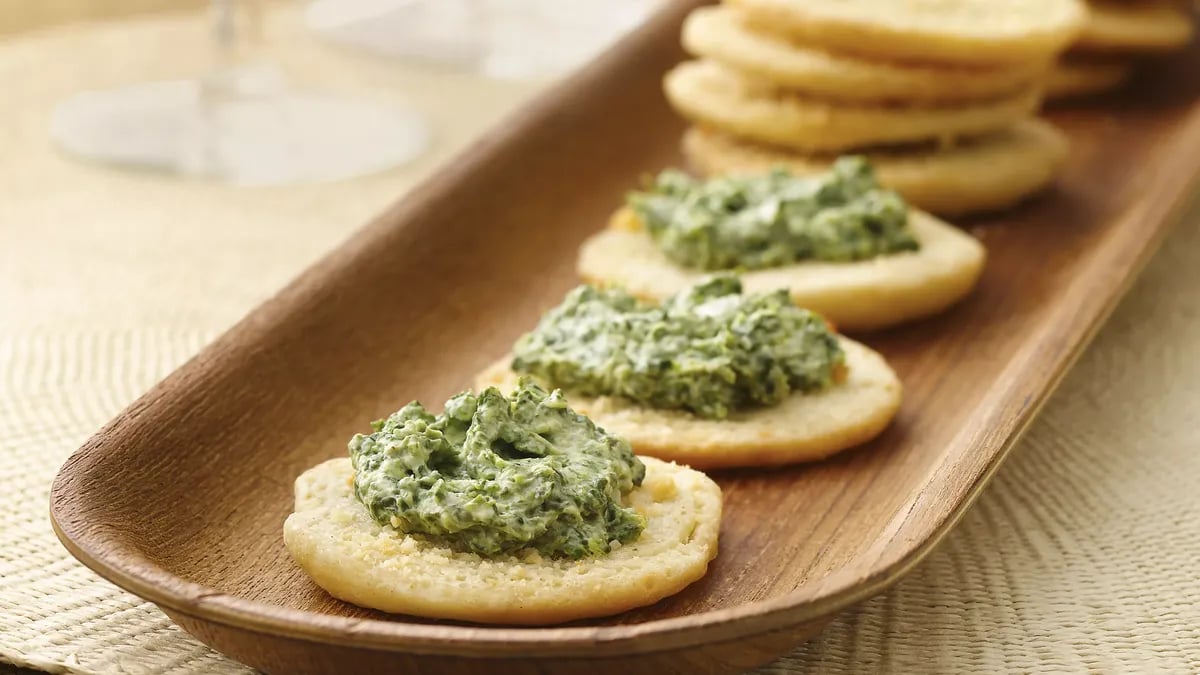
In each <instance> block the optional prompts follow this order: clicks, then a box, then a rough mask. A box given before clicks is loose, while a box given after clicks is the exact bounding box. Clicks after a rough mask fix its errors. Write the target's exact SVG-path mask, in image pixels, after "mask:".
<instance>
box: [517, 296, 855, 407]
mask: <svg viewBox="0 0 1200 675" xmlns="http://www.w3.org/2000/svg"><path fill="white" fill-rule="evenodd" d="M844 360H845V355H844V354H843V352H842V349H841V346H840V345H839V344H838V339H837V336H835V335H834V334H833V333H831V332H830V331H829V328H828V326H827V325H826V324H825V322H824V320H823V319H822V318H821V317H820V316H818V315H816V314H814V313H812V312H810V311H808V310H805V309H800V308H799V307H796V306H795V305H793V304H792V301H791V298H790V297H789V296H788V293H787V291H786V290H780V291H776V292H774V293H764V294H751V295H743V294H742V285H741V282H740V281H739V280H738V279H737V278H736V277H733V276H728V275H723V276H717V277H714V278H712V279H709V280H707V281H704V282H702V283H700V284H697V285H696V286H694V287H692V288H690V289H688V290H686V291H684V292H682V293H680V294H678V295H676V296H675V297H673V298H670V299H669V300H667V301H666V302H664V303H663V304H662V305H661V306H649V305H643V304H640V303H639V302H638V301H637V300H635V299H634V298H633V297H632V296H630V295H628V294H627V293H625V292H624V291H621V290H617V289H610V290H600V289H597V288H593V287H591V286H580V287H578V288H576V289H575V290H573V291H571V292H570V293H568V294H567V297H566V299H565V300H563V302H562V304H561V305H559V306H558V307H556V308H554V309H552V310H550V311H549V312H547V313H546V315H545V316H544V317H543V318H542V320H541V322H540V323H539V324H538V326H537V328H535V329H534V330H533V332H531V333H528V334H526V335H525V336H523V337H521V339H520V340H518V341H517V343H516V346H515V347H514V348H513V361H512V368H513V370H515V371H516V372H518V373H527V374H530V375H534V376H536V377H538V378H540V379H541V380H543V381H545V382H548V383H549V384H551V385H552V386H555V387H561V388H563V389H566V390H568V391H571V392H577V393H580V394H584V395H589V396H597V395H608V396H620V397H624V398H626V399H631V400H633V401H636V402H638V403H641V404H644V405H647V406H650V407H654V408H681V409H684V410H688V411H691V412H693V413H695V414H696V415H698V416H700V417H706V418H713V419H722V418H725V417H728V416H729V414H730V412H732V411H734V410H738V409H742V408H747V407H751V406H758V405H772V404H776V403H779V402H780V401H782V400H783V399H785V398H787V397H788V395H789V394H791V393H792V392H794V391H801V392H808V391H815V390H818V389H822V388H824V387H827V386H829V385H830V383H831V382H832V381H833V378H834V375H835V373H836V372H837V370H838V368H839V367H840V366H841V364H842V363H843V362H844Z"/></svg>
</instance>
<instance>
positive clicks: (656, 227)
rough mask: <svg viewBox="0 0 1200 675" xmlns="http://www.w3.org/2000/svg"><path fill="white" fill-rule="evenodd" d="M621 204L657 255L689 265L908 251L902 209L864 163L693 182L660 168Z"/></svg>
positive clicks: (774, 263)
mask: <svg viewBox="0 0 1200 675" xmlns="http://www.w3.org/2000/svg"><path fill="white" fill-rule="evenodd" d="M628 203H629V207H630V208H631V209H633V211H634V213H635V214H637V216H638V219H639V220H641V221H642V223H643V224H644V225H645V228H646V231H647V232H648V233H649V235H650V237H651V238H652V239H653V240H654V241H655V243H656V244H657V245H658V247H659V249H661V250H662V252H663V253H664V254H665V255H666V256H667V257H668V258H669V259H671V260H672V261H673V262H675V263H676V264H678V265H680V266H682V267H689V268H693V269H703V270H723V269H734V268H743V269H759V268H764V267H778V266H781V265H788V264H791V263H795V262H798V261H802V260H826V261H837V262H845V261H854V260H864V259H867V258H873V257H876V256H881V255H887V254H891V253H898V252H901V251H914V250H916V249H917V248H918V243H917V240H916V239H915V238H914V237H913V234H912V232H911V230H910V229H909V227H908V206H907V205H906V204H905V203H904V200H903V199H902V198H901V197H900V195H898V194H896V193H895V192H893V191H891V190H885V189H883V188H881V187H880V186H879V184H878V183H877V182H876V180H875V175H874V172H873V171H872V169H871V165H870V164H869V163H868V162H867V160H866V159H864V158H862V157H843V158H841V159H838V160H837V162H835V163H834V165H833V168H832V170H830V171H829V172H827V173H825V174H822V175H817V176H805V177H801V176H792V175H790V174H789V173H788V172H787V171H784V170H778V169H777V170H775V171H773V172H771V173H770V174H767V175H765V176H757V177H750V178H737V177H722V178H714V179H710V180H697V179H694V178H692V177H690V176H688V175H687V174H685V173H682V172H679V171H671V170H669V171H664V172H662V173H661V174H659V175H658V177H657V178H655V179H654V180H653V181H652V182H651V183H650V184H649V185H648V186H647V187H646V189H645V190H644V191H642V192H635V193H633V194H631V195H630V196H629V199H628Z"/></svg>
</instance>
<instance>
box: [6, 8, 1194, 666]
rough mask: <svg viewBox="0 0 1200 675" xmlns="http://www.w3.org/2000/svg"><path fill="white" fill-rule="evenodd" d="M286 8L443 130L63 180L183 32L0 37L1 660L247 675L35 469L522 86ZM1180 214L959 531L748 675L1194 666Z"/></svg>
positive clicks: (312, 50) (305, 44)
mask: <svg viewBox="0 0 1200 675" xmlns="http://www.w3.org/2000/svg"><path fill="white" fill-rule="evenodd" d="M294 18H295V17H294V16H289V15H278V16H273V17H272V20H271V22H270V23H269V25H268V44H269V45H271V47H272V51H274V52H276V53H277V56H278V57H279V59H280V60H281V61H283V62H284V63H285V64H286V65H289V66H291V67H292V68H293V69H294V70H295V71H296V72H300V73H304V74H305V75H306V76H308V77H310V78H312V79H315V80H317V81H325V82H330V83H336V84H337V86H339V87H344V88H348V89H359V90H361V89H369V90H371V91H373V92H375V93H377V94H381V95H382V94H386V95H392V94H391V93H390V92H401V93H403V92H404V91H405V90H407V92H408V94H409V96H410V97H411V98H412V100H413V101H414V102H416V103H417V104H418V105H419V106H420V107H422V108H423V109H424V110H426V111H428V112H429V113H430V114H431V115H432V116H433V117H434V118H435V119H437V121H438V124H439V132H440V134H441V138H442V142H441V144H440V145H439V146H438V148H437V149H436V150H435V152H433V153H432V154H431V155H430V156H429V157H427V158H426V159H425V160H424V161H423V162H422V163H421V164H419V165H417V166H414V167H412V168H411V169H407V170H404V171H397V172H392V173H388V174H384V175H381V176H376V177H372V178H368V179H363V180H359V181H354V182H350V183H342V184H335V185H326V186H316V187H307V188H299V189H270V190H230V189H225V188H220V187H217V186H208V185H202V184H195V183H184V182H177V181H173V180H170V179H166V178H155V177H151V176H144V175H132V174H123V173H119V172H112V171H106V170H103V169H100V168H92V167H87V166H81V165H78V164H74V163H71V162H67V161H64V160H62V159H60V158H58V157H56V156H55V155H54V153H53V152H52V151H51V149H50V148H49V147H48V146H47V143H46V140H45V121H46V116H47V113H48V111H49V108H50V106H51V104H52V103H53V102H54V101H56V100H59V99H61V98H63V97H65V96H66V95H68V94H70V93H72V92H74V91H76V90H78V89H80V88H82V87H84V86H89V85H90V86H96V85H100V84H105V83H115V82H119V81H127V80H131V79H144V78H151V77H165V76H168V75H174V74H178V73H186V72H195V71H197V70H199V69H200V68H201V67H202V66H203V63H204V55H205V53H206V49H205V45H204V42H203V39H204V35H203V30H202V28H201V25H200V24H199V23H198V22H197V21H196V20H195V19H184V18H170V17H166V18H156V19H146V20H138V21H129V22H124V23H122V24H119V25H111V26H91V27H86V28H65V29H63V28H60V29H55V30H53V31H47V32H44V33H41V34H38V35H30V36H26V37H23V38H20V39H17V40H10V41H8V42H6V43H4V44H0V81H3V82H5V87H6V91H5V95H4V103H5V105H3V106H0V147H2V148H4V149H5V152H4V153H0V186H3V187H2V188H0V190H2V191H3V195H4V196H3V198H2V199H0V512H2V513H4V515H5V517H4V519H3V521H2V524H0V660H4V661H8V662H12V663H16V664H21V665H26V666H30V667H36V668H41V669H45V670H49V671H54V672H81V673H185V672H205V673H236V672H245V670H246V669H245V668H243V667H241V666H239V665H238V664H236V663H233V662H231V661H229V660H227V659H225V658H223V657H222V656H220V655H219V654H216V653H215V652H212V651H211V650H209V649H207V648H206V647H204V646H203V645H201V644H199V643H197V642H196V641H195V640H193V639H191V638H190V637H189V636H187V635H186V634H184V633H183V632H182V631H180V630H179V629H177V628H175V627H174V626H173V625H172V624H171V623H170V621H168V620H167V619H166V617H164V616H163V615H162V614H161V613H160V612H159V611H158V610H157V609H155V608H154V607H153V606H151V605H149V604H147V603H144V602H141V601H140V600H138V599H137V598H135V597H133V596H131V595H129V594H127V593H124V592H122V591H120V590H118V589H116V588H114V587H113V586H111V585H110V584H108V583H107V582H104V581H103V580H101V579H99V578H98V577H96V576H95V575H93V574H92V573H90V572H89V571H88V570H86V569H85V568H83V567H82V566H81V565H79V564H78V563H76V562H75V561H74V560H73V559H72V558H70V557H69V556H68V555H67V553H66V552H65V551H64V550H63V549H62V547H61V546H60V545H59V544H58V542H57V541H56V540H55V538H54V535H53V534H52V533H51V531H50V526H49V523H48V522H47V517H46V508H47V507H46V505H47V489H48V486H49V483H50V480H51V478H52V477H53V475H54V473H55V471H56V470H57V468H58V467H59V466H60V465H61V463H62V462H63V460H64V459H65V458H66V457H67V456H68V455H69V454H70V453H71V451H72V450H73V449H74V448H76V447H78V446H79V445H80V444H81V443H82V442H83V441H84V440H85V439H86V438H87V436H88V435H90V434H91V433H93V432H94V431H95V430H96V429H97V428H98V427H99V426H100V425H101V424H102V423H104V422H105V421H107V420H108V419H109V418H110V417H112V416H113V415H114V414H115V413H117V412H118V411H119V410H120V409H121V408H122V407H124V406H125V405H126V404H127V403H129V402H130V401H132V400H133V399H134V398H135V397H136V396H137V395H138V394H139V393H140V392H142V391H144V390H145V389H146V388H147V387H149V386H150V385H151V384H153V383H154V382H155V381H157V380H158V379H159V378H161V377H163V376H164V375H166V374H167V373H168V372H170V370H171V369H173V368H174V367H176V366H177V365H179V364H180V363H181V362H182V361H184V360H185V359H186V358H187V357H188V356H189V355H191V354H193V353H195V352H196V351H197V350H198V349H199V348H200V347H201V346H202V345H204V344H205V342H207V341H208V340H210V339H212V338H213V337H214V336H215V335H217V334H218V333H219V332H220V331H221V330H223V329H224V328H226V327H227V326H229V325H230V324H231V323H232V322H234V321H235V320H236V319H237V318H239V317H240V316H241V315H243V314H244V313H245V312H246V311H248V310H249V309H250V308H252V307H253V306H254V305H255V304H256V303H257V302H259V301H261V300H262V299H264V298H265V297H266V296H267V295H269V294H270V293H271V292H272V291H273V290H275V289H277V288H279V287H280V286H282V285H283V284H284V283H286V281H287V280H288V279H289V278H290V277H291V276H293V275H294V274H295V273H296V272H298V271H299V270H300V269H301V268H302V267H303V266H304V265H305V264H307V263H308V262H310V261H312V260H313V259H315V258H316V257H317V256H318V255H319V254H320V253H321V252H323V251H325V250H327V249H328V248H329V247H331V246H333V245H334V244H335V243H336V242H337V241H339V240H341V239H343V238H344V237H345V236H346V235H347V234H348V233H349V232H350V231H351V230H352V229H353V228H355V227H356V226H358V225H359V224H360V223H362V222H363V221H365V220H366V219H367V218H368V217H369V216H371V215H372V214H374V213H376V212H378V211H379V210H381V209H382V207H383V206H384V205H385V204H387V203H388V202H390V201H391V200H392V199H394V198H395V196H396V195H397V194H399V193H400V192H402V191H403V189H404V188H405V187H406V186H408V185H410V184H411V182H412V181H413V180H414V179H415V178H416V177H417V176H420V175H422V174H423V173H424V172H425V171H426V170H427V168H428V167H429V166H431V165H432V164H434V163H435V162H437V161H438V160H439V159H441V158H443V157H444V156H445V155H446V153H447V152H449V151H451V150H452V149H453V148H454V147H455V146H456V145H458V144H461V142H462V141H463V140H464V139H467V138H469V137H470V136H471V134H473V133H474V132H475V130H477V129H478V128H479V127H481V126H482V125H484V124H485V123H486V122H487V121H488V119H490V118H491V117H492V116H493V114H494V113H495V112H497V110H498V109H500V108H504V107H508V106H511V105H512V104H514V103H515V102H516V101H518V100H519V99H520V98H521V97H522V96H523V95H524V94H525V93H526V90H525V89H522V88H521V87H516V86H514V85H504V84H500V83H492V82H485V81H479V80H475V79H474V78H470V77H467V76H458V75H453V74H450V73H445V72H438V73H426V72H421V71H416V70H411V71H410V70H405V69H403V68H398V67H396V66H395V65H391V64H383V63H374V64H371V63H367V64H364V63H361V62H358V61H354V60H352V59H350V58H349V57H348V56H345V55H339V54H337V53H331V52H329V51H328V50H325V49H322V48H320V47H319V46H317V45H314V44H312V43H311V42H309V41H308V40H306V39H304V38H303V37H302V36H301V32H300V31H299V29H298V27H297V26H296V24H295V21H294ZM146 53H153V54H156V55H158V56H159V58H157V59H155V60H148V59H146V58H145V57H144V54H146ZM31 64H32V65H31ZM31 72H36V73H37V76H36V77H31V76H30V73H31ZM133 74H136V76H135V75H133ZM433 78H437V86H436V87H433V86H430V85H431V82H433ZM468 100H469V101H471V105H466V104H465V103H464V102H466V101H468ZM480 101H490V102H491V105H490V106H488V105H481V104H480ZM489 107H491V108H492V110H488V108H489ZM1185 220H1186V222H1185V224H1184V225H1183V226H1182V228H1181V230H1180V231H1179V232H1178V233H1177V234H1176V235H1175V236H1174V237H1173V238H1172V239H1171V240H1170V241H1169V242H1168V244H1167V246H1166V248H1165V250H1164V252H1163V253H1162V254H1161V255H1159V256H1158V258H1157V259H1156V260H1155V261H1154V263H1153V264H1152V266H1151V267H1150V268H1149V270H1148V271H1147V273H1146V274H1145V276H1144V278H1143V279H1142V281H1141V282H1140V283H1139V284H1138V286H1137V287H1136V288H1135V289H1134V290H1133V291H1132V293H1131V294H1130V296H1129V297H1128V298H1127V299H1126V300H1125V302H1124V303H1123V304H1122V306H1121V307H1120V309H1119V310H1118V312H1117V313H1116V315H1115V316H1114V318H1113V319H1112V320H1111V321H1110V323H1109V325H1108V326H1107V328H1106V329H1105V330H1104V331H1103V332H1102V333H1101V335H1100V336H1099V338H1098V339H1097V341H1096V344H1095V345H1094V346H1093V347H1092V348H1091V349H1090V350H1089V351H1088V352H1087V353H1086V354H1085V356H1084V357H1083V359H1082V361H1081V363H1080V364H1079V365H1078V366H1077V367H1076V369H1075V370H1074V372H1073V373H1072V374H1071V375H1070V376H1069V377H1068V379H1067V381H1066V382H1065V383H1064V384H1063V386H1062V388H1061V390H1060V391H1059V393H1058V394H1057V395H1056V396H1055V397H1054V398H1053V400H1052V401H1051V402H1050V404H1049V405H1048V406H1047V408H1046V410H1045V412H1044V413H1043V414H1042V416H1041V418H1040V419H1039V421H1038V422H1037V423H1036V424H1035V425H1034V427H1033V428H1032V429H1031V430H1030V432H1029V435H1028V437H1027V438H1026V440H1025V441H1024V442H1023V443H1022V444H1021V446H1020V447H1019V448H1017V449H1016V450H1015V451H1014V453H1013V454H1012V456H1011V457H1010V459H1009V460H1008V462H1007V463H1006V465H1005V466H1004V467H1003V468H1002V469H1001V471H1000V472H999V473H998V475H997V476H996V478H995V480H994V482H993V484H992V485H991V486H990V487H989V488H988V489H987V491H986V492H985V494H984V495H983V496H982V497H981V498H980V500H979V501H978V503H977V504H976V505H975V506H974V507H973V508H972V510H971V511H970V512H969V513H968V514H967V516H966V517H965V518H964V520H963V522H962V523H961V524H960V525H959V526H958V528H957V529H955V530H954V532H952V533H951V534H950V535H949V536H948V537H947V538H946V540H945V541H944V543H943V544H942V545H941V546H940V547H939V548H938V549H937V550H936V551H935V552H934V553H933V554H931V555H930V557H929V558H928V559H927V560H926V561H925V562H923V563H922V564H921V565H920V566H919V567H918V568H917V569H916V570H915V571H914V572H913V573H912V574H911V575H910V576H909V577H907V578H906V579H905V580H904V581H902V582H901V583H900V584H898V585H897V586H896V587H894V588H893V589H892V590H890V591H889V592H887V593H885V594H883V595H881V596H879V597H877V598H874V599H872V600H870V601H868V602H866V603H864V604H863V605H862V606H860V607H858V608H856V609H854V610H852V611H849V612H847V613H845V614H843V615H842V616H841V617H840V618H838V619H837V620H836V621H834V623H833V624H832V625H830V627H829V628H828V629H827V630H826V632H825V633H824V634H823V635H822V636H821V638H820V639H818V640H816V641H814V642H812V643H810V644H808V645H805V646H803V647H801V648H799V649H798V650H797V651H796V652H794V653H793V654H792V655H790V656H788V657H786V658H784V659H782V660H780V661H779V662H777V663H776V664H774V665H773V666H770V667H768V668H766V669H765V671H764V672H775V673H810V672H811V673H817V672H822V673H828V672H855V673H857V672H979V673H985V672H988V673H990V672H996V671H1000V670H1003V671H1017V672H1022V671H1024V672H1030V671H1055V670H1057V671H1071V672H1082V671H1092V672H1122V671H1124V672H1131V671H1136V672H1180V673H1185V672H1198V671H1200V499H1198V498H1197V496H1196V486H1197V485H1198V484H1200V431H1198V429H1200V424H1198V422H1200V419H1198V416H1197V414H1196V412H1195V411H1196V410H1197V407H1198V406H1200V294H1198V293H1197V292H1196V289H1197V288H1200V210H1195V209H1193V211H1192V212H1191V213H1189V214H1188V216H1187V217H1186V219H1185ZM935 412H936V411H930V414H934V413H935Z"/></svg>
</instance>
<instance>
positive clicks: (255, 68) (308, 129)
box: [50, 0, 429, 185]
mask: <svg viewBox="0 0 1200 675" xmlns="http://www.w3.org/2000/svg"><path fill="white" fill-rule="evenodd" d="M235 4H237V3H235V0H213V3H212V7H211V9H212V16H213V18H214V21H213V34H214V37H215V42H216V45H217V52H218V55H219V56H218V63H217V64H216V66H215V67H214V69H213V70H212V71H211V72H210V73H208V74H207V75H204V76H201V77H196V78H190V79H181V80H170V81H158V82H146V83H141V84H134V85H129V86H123V87H118V88H115V89H106V90H97V91H85V92H81V93H78V94H76V95H74V96H72V97H71V98H69V99H67V100H66V101H63V102H62V103H60V104H59V105H58V106H57V107H56V108H55V110H54V111H53V113H52V115H51V120H50V134H51V137H52V139H53V140H54V141H55V143H56V144H57V145H58V146H59V147H60V148H61V149H62V150H63V151H65V152H66V153H68V154H70V155H73V156H77V157H80V158H84V159H88V160H94V161H98V162H102V163H106V164H111V165H115V166H121V167H136V168H144V169H151V170H157V171H161V172H166V173H170V174H177V175H181V176H189V177H197V178H204V179H211V180H215V181H221V182H227V183H232V184H237V185H278V184H288V183H305V182H319V181H331V180H338V179H343V178H349V177H352V176H357V175H361V174H367V173H373V172H377V171H382V170H384V169H388V168H391V167H394V166H399V165H401V164H404V163H406V162H408V161H410V160H412V159H414V158H416V157H417V156H419V155H420V154H421V153H422V152H423V151H424V150H425V149H426V148H427V147H428V144H429V128H428V125H427V123H426V121H425V119H424V118H423V117H421V116H420V115H419V114H417V113H415V112H414V111H412V110H408V109H405V108H402V107H399V106H396V105H392V104H386V103H383V102H380V101H373V100H368V99H358V98H353V97H348V96H343V95H340V94H338V95H333V94H330V93H323V92H320V91H313V90H305V89H301V88H298V87H295V86H293V85H291V84H289V82H288V81H287V78H286V77H285V76H284V74H283V73H282V71H281V70H280V69H279V68H277V67H275V66H272V65H269V64H264V63H255V62H251V61H248V60H246V59H244V58H242V57H241V51H243V50H242V49H241V47H242V44H241V43H242V42H243V40H244V38H245V36H246V34H247V33H253V32H255V31H256V30H257V27H258V25H259V21H260V17H261V11H262V9H261V5H260V3H259V0H248V1H246V2H243V3H241V4H240V7H239V6H235Z"/></svg>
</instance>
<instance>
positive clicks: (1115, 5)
mask: <svg viewBox="0 0 1200 675" xmlns="http://www.w3.org/2000/svg"><path fill="white" fill-rule="evenodd" d="M1193 32H1194V28H1193V26H1192V19H1191V17H1190V16H1189V15H1188V11H1187V9H1185V8H1184V7H1183V6H1181V5H1179V4H1178V3H1176V2H1171V0H1138V1H1137V2H1130V1H1128V0H1126V1H1124V2H1116V1H1112V0H1103V1H1097V0H1093V2H1092V3H1091V8H1090V12H1089V16H1088V20H1087V23H1086V24H1085V25H1084V29H1083V32H1082V33H1081V34H1080V35H1079V40H1078V41H1077V42H1076V43H1075V45H1074V48H1075V49H1078V50H1080V51H1084V52H1122V53H1133V54H1136V53H1141V52H1157V51H1170V50H1173V49H1179V48H1181V47H1183V46H1185V45H1187V43H1188V42H1190V41H1191V39H1192V33H1193Z"/></svg>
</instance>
